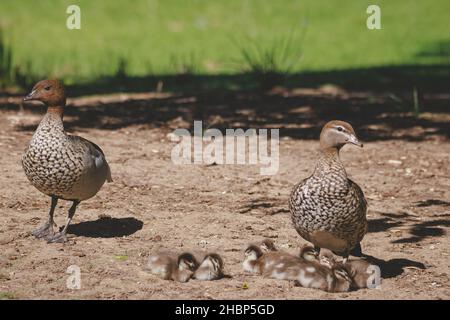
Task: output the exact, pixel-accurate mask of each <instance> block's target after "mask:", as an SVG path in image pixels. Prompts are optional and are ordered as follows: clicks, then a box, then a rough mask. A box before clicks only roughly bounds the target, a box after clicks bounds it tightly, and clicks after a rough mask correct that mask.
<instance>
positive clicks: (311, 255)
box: [299, 245, 319, 261]
mask: <svg viewBox="0 0 450 320" xmlns="http://www.w3.org/2000/svg"><path fill="white" fill-rule="evenodd" d="M299 256H300V258H303V259H305V260H306V261H317V260H318V258H319V257H318V254H317V251H316V250H315V249H314V247H312V246H309V245H304V246H303V247H301V249H300V254H299Z"/></svg>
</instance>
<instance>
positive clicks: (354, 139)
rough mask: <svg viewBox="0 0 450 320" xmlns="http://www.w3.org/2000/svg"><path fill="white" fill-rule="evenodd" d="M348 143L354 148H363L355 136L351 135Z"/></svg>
mask: <svg viewBox="0 0 450 320" xmlns="http://www.w3.org/2000/svg"><path fill="white" fill-rule="evenodd" d="M348 143H351V144H354V145H355V146H358V147H361V148H362V147H363V144H362V143H361V142H359V140H358V138H357V137H356V136H355V135H351V136H350V139H348Z"/></svg>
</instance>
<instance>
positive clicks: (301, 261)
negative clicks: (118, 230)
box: [146, 239, 372, 292]
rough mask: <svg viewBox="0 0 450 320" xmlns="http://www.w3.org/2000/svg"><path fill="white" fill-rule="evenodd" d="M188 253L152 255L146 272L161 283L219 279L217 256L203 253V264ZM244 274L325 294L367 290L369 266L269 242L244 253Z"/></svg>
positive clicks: (363, 261)
mask: <svg viewBox="0 0 450 320" xmlns="http://www.w3.org/2000/svg"><path fill="white" fill-rule="evenodd" d="M198 261H200V260H199V259H197V257H196V256H195V255H194V254H192V253H190V252H183V253H181V254H178V255H177V254H173V253H155V254H151V255H150V256H149V258H148V263H147V267H146V269H147V270H148V271H149V272H150V273H152V274H154V275H156V276H158V277H159V278H161V279H164V280H173V281H178V282H187V281H189V280H190V279H196V280H203V281H211V280H217V279H221V278H223V277H224V276H225V274H224V271H223V269H224V262H223V259H222V257H221V256H220V255H218V254H217V253H208V254H206V255H205V256H204V257H203V259H202V260H201V261H202V262H201V263H199V262H198ZM242 266H243V269H244V272H246V273H250V274H258V275H262V276H264V277H267V278H273V279H279V280H290V281H294V283H295V285H297V286H301V287H305V288H314V289H320V290H323V291H327V292H347V291H351V290H356V289H360V288H367V286H368V279H369V277H370V275H371V274H372V273H371V272H369V270H370V269H369V267H370V266H371V263H370V262H369V261H367V260H366V259H363V258H351V259H348V260H347V261H346V262H345V263H343V262H339V261H337V260H336V258H335V256H334V254H333V253H332V252H331V251H329V250H326V249H325V250H324V249H322V250H321V252H320V253H317V251H316V250H315V249H314V247H312V246H309V245H304V246H303V247H302V248H301V249H300V252H299V255H298V256H296V255H293V254H290V253H288V252H284V251H282V250H279V249H277V247H276V246H275V244H274V243H273V241H272V240H270V239H264V240H262V241H261V242H259V243H256V244H250V245H249V246H248V247H247V248H246V250H245V253H244V261H243V263H242Z"/></svg>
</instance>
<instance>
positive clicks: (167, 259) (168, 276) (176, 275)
mask: <svg viewBox="0 0 450 320" xmlns="http://www.w3.org/2000/svg"><path fill="white" fill-rule="evenodd" d="M193 261H196V260H195V257H194V256H193V255H191V254H190V253H183V254H181V255H180V256H178V258H177V259H175V258H174V256H173V255H172V254H167V253H157V254H152V255H150V257H149V258H148V263H147V267H146V269H147V270H148V271H149V272H150V273H152V274H154V275H156V276H158V277H159V278H161V279H163V280H173V281H178V282H187V281H189V279H190V278H191V277H192V274H193V271H194V270H193V269H192V266H194V265H195V262H193Z"/></svg>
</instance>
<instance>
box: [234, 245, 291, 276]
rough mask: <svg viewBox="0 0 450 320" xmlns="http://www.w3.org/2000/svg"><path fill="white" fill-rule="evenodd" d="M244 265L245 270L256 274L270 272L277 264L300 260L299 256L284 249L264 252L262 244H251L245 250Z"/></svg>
mask: <svg viewBox="0 0 450 320" xmlns="http://www.w3.org/2000/svg"><path fill="white" fill-rule="evenodd" d="M244 256H245V257H244V261H243V263H242V267H243V269H244V271H245V272H248V273H255V274H263V275H264V274H266V273H270V270H271V268H272V267H273V266H274V265H275V264H279V263H286V262H290V261H294V262H295V261H298V260H300V259H299V258H298V257H296V256H294V255H292V254H289V253H287V252H283V251H268V252H266V253H264V252H263V250H262V249H261V247H260V246H257V245H254V244H252V245H249V246H248V247H247V249H246V250H245V252H244Z"/></svg>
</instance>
